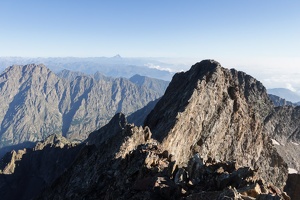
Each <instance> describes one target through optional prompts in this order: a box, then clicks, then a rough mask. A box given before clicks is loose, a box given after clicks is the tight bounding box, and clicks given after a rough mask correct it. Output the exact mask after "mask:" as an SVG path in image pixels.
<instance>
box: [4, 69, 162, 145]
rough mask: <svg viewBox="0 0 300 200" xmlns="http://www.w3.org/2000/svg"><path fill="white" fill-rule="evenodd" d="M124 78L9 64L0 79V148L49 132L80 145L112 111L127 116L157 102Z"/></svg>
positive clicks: (155, 95) (150, 93)
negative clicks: (77, 142) (57, 73)
mask: <svg viewBox="0 0 300 200" xmlns="http://www.w3.org/2000/svg"><path fill="white" fill-rule="evenodd" d="M159 97H160V95H159V93H158V92H156V91H154V90H151V89H148V88H146V87H144V86H140V85H136V84H134V83H132V82H131V81H129V80H128V79H126V78H104V77H102V78H101V77H100V75H99V74H95V77H93V76H88V75H83V74H82V73H78V72H70V71H63V72H61V74H60V75H59V76H57V75H56V74H54V73H53V72H51V71H50V70H49V69H48V68H47V67H45V66H44V65H35V64H30V65H25V66H12V67H9V68H7V69H6V70H5V71H4V72H3V73H2V74H1V75H0V102H1V107H0V148H1V147H5V146H11V145H17V144H20V143H24V142H28V141H30V142H36V141H39V140H43V139H45V138H46V137H47V136H49V135H50V134H60V135H63V136H65V137H66V138H68V139H71V140H74V141H75V140H77V141H83V140H85V139H86V138H87V136H88V134H89V133H90V132H92V131H94V130H97V129H98V128H100V127H102V126H103V125H105V124H106V123H107V122H108V121H109V120H110V118H111V117H112V116H114V114H115V113H118V112H123V113H125V114H127V115H129V114H131V113H133V112H134V111H136V110H138V109H140V108H142V107H144V106H145V105H147V104H148V103H149V102H150V101H153V100H155V99H157V98H159Z"/></svg>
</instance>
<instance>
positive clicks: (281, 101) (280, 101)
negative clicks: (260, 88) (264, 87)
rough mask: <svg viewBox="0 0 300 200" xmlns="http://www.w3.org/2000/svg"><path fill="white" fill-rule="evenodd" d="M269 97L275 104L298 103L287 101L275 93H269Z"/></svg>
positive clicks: (288, 104) (291, 104) (289, 104)
mask: <svg viewBox="0 0 300 200" xmlns="http://www.w3.org/2000/svg"><path fill="white" fill-rule="evenodd" d="M269 98H270V99H271V101H272V102H273V104H274V106H276V107H277V106H296V104H294V103H292V102H290V101H286V100H285V99H283V98H281V97H279V96H276V95H273V94H269Z"/></svg>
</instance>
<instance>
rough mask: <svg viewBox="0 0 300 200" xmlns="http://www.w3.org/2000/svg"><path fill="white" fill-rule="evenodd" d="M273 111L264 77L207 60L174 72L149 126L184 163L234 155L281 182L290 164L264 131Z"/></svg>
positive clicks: (178, 160)
mask: <svg viewBox="0 0 300 200" xmlns="http://www.w3.org/2000/svg"><path fill="white" fill-rule="evenodd" d="M272 110H273V105H272V103H271V101H270V100H269V98H268V95H267V93H266V89H265V88H264V86H263V85H262V84H261V83H260V82H259V81H257V80H255V79H254V78H253V77H251V76H249V75H247V74H245V73H243V72H238V71H235V70H234V69H232V70H228V69H225V68H223V67H221V66H220V64H219V63H217V62H215V61H212V60H205V61H202V62H200V63H197V64H195V65H194V66H192V68H191V69H190V70H189V71H187V72H185V73H183V72H182V73H179V74H176V75H175V76H174V78H173V80H172V82H171V83H170V85H169V87H168V88H167V91H166V93H165V95H164V96H163V97H162V98H161V100H160V101H159V102H158V103H157V105H156V106H155V108H154V109H153V110H152V112H151V113H150V114H149V115H148V117H147V119H146V121H145V125H147V126H149V128H150V129H151V131H152V132H153V137H154V138H156V139H157V140H159V141H160V142H161V143H162V146H163V148H164V149H166V150H168V151H169V152H170V153H171V154H173V155H174V156H175V160H176V161H177V163H178V164H179V165H182V166H184V165H185V164H186V163H187V162H188V160H189V159H190V158H191V157H192V156H193V155H194V154H196V153H200V155H201V156H202V157H203V159H204V160H207V159H208V158H209V157H210V158H213V159H215V160H223V161H228V160H235V161H236V163H237V164H238V165H240V166H248V167H251V168H253V169H258V173H259V174H260V176H261V177H263V179H265V180H267V181H269V182H271V183H273V184H274V185H277V186H280V187H282V186H284V183H285V181H286V178H287V166H286V163H285V162H284V161H283V160H282V158H281V157H280V156H279V155H278V153H277V152H276V150H275V149H274V148H273V146H272V144H271V143H270V140H269V137H268V136H267V134H266V133H265V132H264V131H263V128H264V120H265V118H266V117H267V116H268V114H269V113H270V112H271V111H272Z"/></svg>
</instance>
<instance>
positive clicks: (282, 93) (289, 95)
mask: <svg viewBox="0 0 300 200" xmlns="http://www.w3.org/2000/svg"><path fill="white" fill-rule="evenodd" d="M267 92H268V94H272V95H276V96H278V97H281V98H283V99H285V100H287V101H290V102H292V103H298V102H300V94H298V93H296V92H293V91H291V90H289V89H286V88H270V89H268V90H267Z"/></svg>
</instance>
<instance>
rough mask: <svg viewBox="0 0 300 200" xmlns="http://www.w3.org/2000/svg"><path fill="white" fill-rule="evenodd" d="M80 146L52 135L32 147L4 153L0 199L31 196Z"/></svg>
mask: <svg viewBox="0 0 300 200" xmlns="http://www.w3.org/2000/svg"><path fill="white" fill-rule="evenodd" d="M81 146H82V145H78V144H76V143H73V142H70V141H68V140H67V139H66V138H64V137H62V136H59V135H51V136H49V137H48V138H47V139H46V140H45V141H43V142H38V143H37V144H36V146H35V147H34V148H33V149H29V148H28V149H23V150H18V151H11V152H10V153H7V154H6V155H5V156H4V157H3V158H2V159H1V160H0V196H1V199H5V200H16V199H18V200H27V199H32V198H33V197H35V196H36V195H38V194H39V193H40V192H41V191H42V190H43V189H44V188H45V187H47V186H49V185H51V183H52V182H53V181H54V180H55V179H56V178H58V177H59V176H60V175H61V174H63V173H64V172H65V171H66V170H67V169H68V167H70V165H71V164H72V162H73V160H74V159H75V157H76V155H77V154H78V152H79V150H80V148H81Z"/></svg>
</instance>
